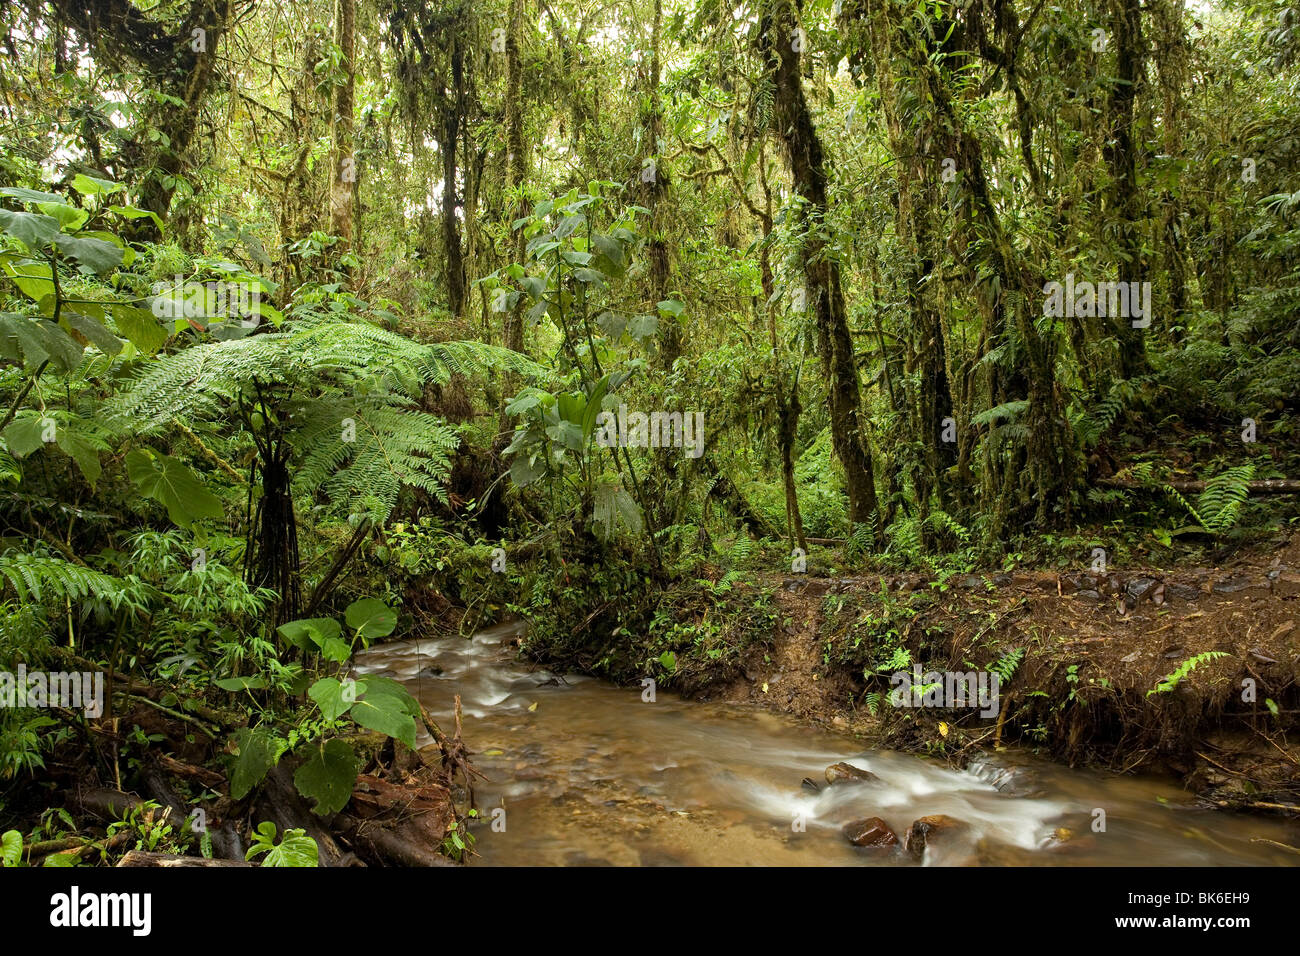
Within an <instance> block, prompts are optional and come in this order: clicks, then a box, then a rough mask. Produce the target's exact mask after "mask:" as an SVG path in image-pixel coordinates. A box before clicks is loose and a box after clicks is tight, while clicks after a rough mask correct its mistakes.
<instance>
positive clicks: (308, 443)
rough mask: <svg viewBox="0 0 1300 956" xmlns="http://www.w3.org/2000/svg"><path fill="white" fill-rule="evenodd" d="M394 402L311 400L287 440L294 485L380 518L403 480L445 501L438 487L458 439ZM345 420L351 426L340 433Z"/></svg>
mask: <svg viewBox="0 0 1300 956" xmlns="http://www.w3.org/2000/svg"><path fill="white" fill-rule="evenodd" d="M402 404H403V403H402V402H401V400H400V399H394V398H393V397H391V396H369V397H366V398H363V399H347V398H344V397H330V398H327V399H321V400H319V401H316V402H312V403H311V404H310V406H308V407H306V408H304V409H303V411H302V419H303V421H302V424H300V426H299V428H298V429H297V430H296V431H295V432H294V434H293V438H292V441H293V444H294V446H295V449H296V450H297V451H298V452H299V456H300V463H299V467H298V471H297V475H296V477H295V483H296V484H297V485H298V486H299V487H300V488H301V489H303V490H304V491H305V492H306V493H308V494H310V493H311V492H312V491H314V490H315V489H319V490H321V491H322V492H324V494H325V495H326V496H327V497H328V498H330V499H331V500H332V501H335V502H337V503H339V504H340V505H342V506H346V507H349V508H352V509H354V510H361V511H365V512H369V513H371V514H372V515H373V516H374V517H375V518H376V519H377V520H378V521H380V522H381V523H382V522H383V521H384V520H385V519H387V517H388V515H389V513H390V512H391V511H392V509H393V506H394V505H395V504H396V503H397V496H398V494H399V492H400V491H401V488H402V486H404V485H405V486H410V487H414V488H420V489H422V490H424V491H426V492H428V493H429V494H432V495H433V496H435V497H436V498H438V499H439V500H440V501H443V502H444V503H445V502H446V500H447V498H446V493H445V491H444V489H443V485H444V483H445V481H446V478H447V475H448V474H449V472H450V470H451V461H450V456H451V453H452V452H454V451H455V449H456V446H457V445H458V444H459V443H460V439H459V437H458V436H457V434H456V432H455V430H454V429H453V428H451V427H450V426H448V425H447V424H446V422H444V421H443V420H442V419H440V418H437V417H436V416H434V415H429V414H427V413H424V412H413V411H407V410H405V409H404V408H402V407H401V406H402ZM345 421H347V422H350V423H351V427H350V428H348V429H347V431H346V433H345V429H344V427H343V424H342V423H344V422H345ZM348 438H352V439H353V440H351V441H349V440H347V439H348Z"/></svg>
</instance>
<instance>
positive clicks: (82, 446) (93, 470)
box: [55, 426, 103, 486]
mask: <svg viewBox="0 0 1300 956" xmlns="http://www.w3.org/2000/svg"><path fill="white" fill-rule="evenodd" d="M55 440H56V441H57V442H58V444H59V448H60V449H62V451H63V453H64V454H65V455H67V456H68V457H69V458H71V459H72V460H73V461H75V462H76V463H77V467H78V468H80V469H81V473H82V474H83V475H85V476H86V480H87V481H88V482H90V484H91V485H92V486H93V485H94V484H95V482H97V481H98V480H99V475H100V472H101V471H102V470H103V469H102V468H101V467H100V464H99V449H98V448H97V447H96V446H95V444H94V442H92V441H91V440H90V438H88V437H87V436H86V435H84V434H82V433H80V432H79V431H77V429H75V428H72V427H67V426H64V427H62V428H59V429H58V430H57V431H56V432H55Z"/></svg>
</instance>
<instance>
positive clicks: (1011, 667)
mask: <svg viewBox="0 0 1300 956" xmlns="http://www.w3.org/2000/svg"><path fill="white" fill-rule="evenodd" d="M1024 659H1025V649H1024V648H1023V647H1015V648H1012V649H1011V650H1009V651H1007V652H1006V653H1005V654H1003V655H1002V656H1001V657H1000V658H999V659H998V660H996V661H994V662H993V663H992V664H990V665H989V670H991V671H992V672H993V673H995V674H997V675H998V679H999V680H1000V681H1001V682H1002V683H1004V684H1009V683H1011V678H1012V677H1014V676H1015V673H1016V670H1017V669H1018V668H1019V667H1020V662H1021V661H1023V660H1024Z"/></svg>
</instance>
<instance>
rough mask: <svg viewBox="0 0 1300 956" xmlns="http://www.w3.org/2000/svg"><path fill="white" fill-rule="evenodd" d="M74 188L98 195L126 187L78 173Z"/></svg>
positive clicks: (80, 191) (86, 193)
mask: <svg viewBox="0 0 1300 956" xmlns="http://www.w3.org/2000/svg"><path fill="white" fill-rule="evenodd" d="M72 188H73V189H75V190H76V191H77V192H79V193H81V194H82V195H83V196H98V195H100V194H101V193H109V194H112V193H116V192H121V191H122V190H123V189H125V188H126V187H125V186H123V185H122V184H121V183H115V182H112V181H111V180H107V179H96V178H95V177H94V176H87V175H85V174H84V173H77V175H76V176H74V177H72ZM110 208H111V207H110ZM159 225H162V223H159Z"/></svg>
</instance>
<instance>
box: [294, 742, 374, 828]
mask: <svg viewBox="0 0 1300 956" xmlns="http://www.w3.org/2000/svg"><path fill="white" fill-rule="evenodd" d="M308 749H309V751H310V757H309V758H308V760H307V762H306V763H304V764H303V765H302V766H301V767H299V768H298V770H297V772H295V773H294V775H293V783H294V786H296V787H297V788H298V792H299V793H301V794H302V795H303V796H304V797H307V798H308V799H309V800H315V801H316V806H314V807H312V811H313V812H314V813H317V814H319V815H320V816H322V817H327V816H329V815H330V814H331V813H338V812H339V811H340V810H342V809H343V808H344V807H345V806H347V804H348V801H349V800H351V799H352V787H353V785H354V784H355V783H356V782H357V771H358V770H360V769H361V761H360V760H358V759H357V755H356V752H355V751H354V750H353V749H352V748H351V747H350V746H348V744H347V742H346V741H343V740H338V739H337V738H336V739H334V740H327V741H325V742H324V743H323V744H311V745H309V747H308Z"/></svg>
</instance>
